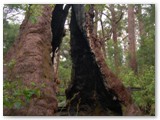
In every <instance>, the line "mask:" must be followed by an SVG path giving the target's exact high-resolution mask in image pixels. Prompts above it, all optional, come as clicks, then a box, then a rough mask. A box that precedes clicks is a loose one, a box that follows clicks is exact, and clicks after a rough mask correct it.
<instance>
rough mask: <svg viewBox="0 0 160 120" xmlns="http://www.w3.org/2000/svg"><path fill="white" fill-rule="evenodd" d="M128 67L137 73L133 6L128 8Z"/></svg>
mask: <svg viewBox="0 0 160 120" xmlns="http://www.w3.org/2000/svg"><path fill="white" fill-rule="evenodd" d="M128 37H129V66H130V68H131V69H132V70H133V71H134V72H135V73H137V60H136V40H135V20H134V5H129V6H128Z"/></svg>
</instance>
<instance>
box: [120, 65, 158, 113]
mask: <svg viewBox="0 0 160 120" xmlns="http://www.w3.org/2000/svg"><path fill="white" fill-rule="evenodd" d="M143 69H144V71H141V72H140V73H139V75H138V76H136V75H134V72H133V71H131V70H130V69H128V68H122V69H121V73H120V75H119V77H120V78H121V79H122V80H123V83H124V84H125V86H130V87H140V88H142V90H141V91H133V92H132V97H133V99H134V101H135V102H136V104H137V105H138V106H139V107H140V108H141V109H142V111H143V112H144V113H145V114H148V115H155V68H154V66H145V67H143Z"/></svg>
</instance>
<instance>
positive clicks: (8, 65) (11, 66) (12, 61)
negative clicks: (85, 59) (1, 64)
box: [7, 59, 16, 69]
mask: <svg viewBox="0 0 160 120" xmlns="http://www.w3.org/2000/svg"><path fill="white" fill-rule="evenodd" d="M15 64H16V60H15V59H12V60H11V61H10V62H9V63H8V64H7V67H8V68H9V69H13V67H14V66H15Z"/></svg>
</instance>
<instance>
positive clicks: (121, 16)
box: [116, 13, 123, 24]
mask: <svg viewBox="0 0 160 120" xmlns="http://www.w3.org/2000/svg"><path fill="white" fill-rule="evenodd" d="M122 18H123V13H121V15H120V17H119V19H118V20H117V21H116V24H118V23H119V21H120V20H121V19H122Z"/></svg>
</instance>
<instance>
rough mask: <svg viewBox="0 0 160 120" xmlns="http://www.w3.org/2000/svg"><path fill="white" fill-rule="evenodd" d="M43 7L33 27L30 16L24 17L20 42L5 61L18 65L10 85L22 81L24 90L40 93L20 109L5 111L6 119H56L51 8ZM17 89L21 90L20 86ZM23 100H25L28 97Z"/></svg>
mask: <svg viewBox="0 0 160 120" xmlns="http://www.w3.org/2000/svg"><path fill="white" fill-rule="evenodd" d="M41 7H42V15H41V16H39V17H37V18H36V19H37V22H36V23H35V24H33V23H31V21H30V20H29V17H30V16H29V15H27V16H26V17H25V19H24V20H23V22H22V24H21V26H20V33H19V36H18V39H17V40H16V41H15V43H14V45H13V47H12V48H11V49H10V50H9V52H8V53H7V55H6V57H5V62H7V63H9V62H10V61H11V60H15V62H16V63H15V65H14V67H13V68H12V77H11V79H10V81H17V80H20V82H21V83H22V86H23V88H24V89H28V90H29V89H30V90H31V91H33V90H38V91H39V92H40V94H39V95H37V94H33V95H32V96H31V98H30V100H29V102H27V104H26V105H25V106H23V107H22V108H21V109H15V108H12V109H6V108H5V107H4V115H20V116H21V115H34V116H35V115H54V113H55V111H56V109H57V105H58V104H57V100H56V94H55V91H56V90H55V84H54V82H53V72H52V71H53V70H52V66H51V57H50V52H51V29H50V22H51V21H50V20H51V7H50V6H49V5H42V6H41ZM8 70H9V69H8ZM17 77H18V78H17ZM23 88H22V90H21V91H23ZM15 89H19V86H17V88H15ZM21 97H22V100H25V97H26V96H25V95H22V96H21Z"/></svg>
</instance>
